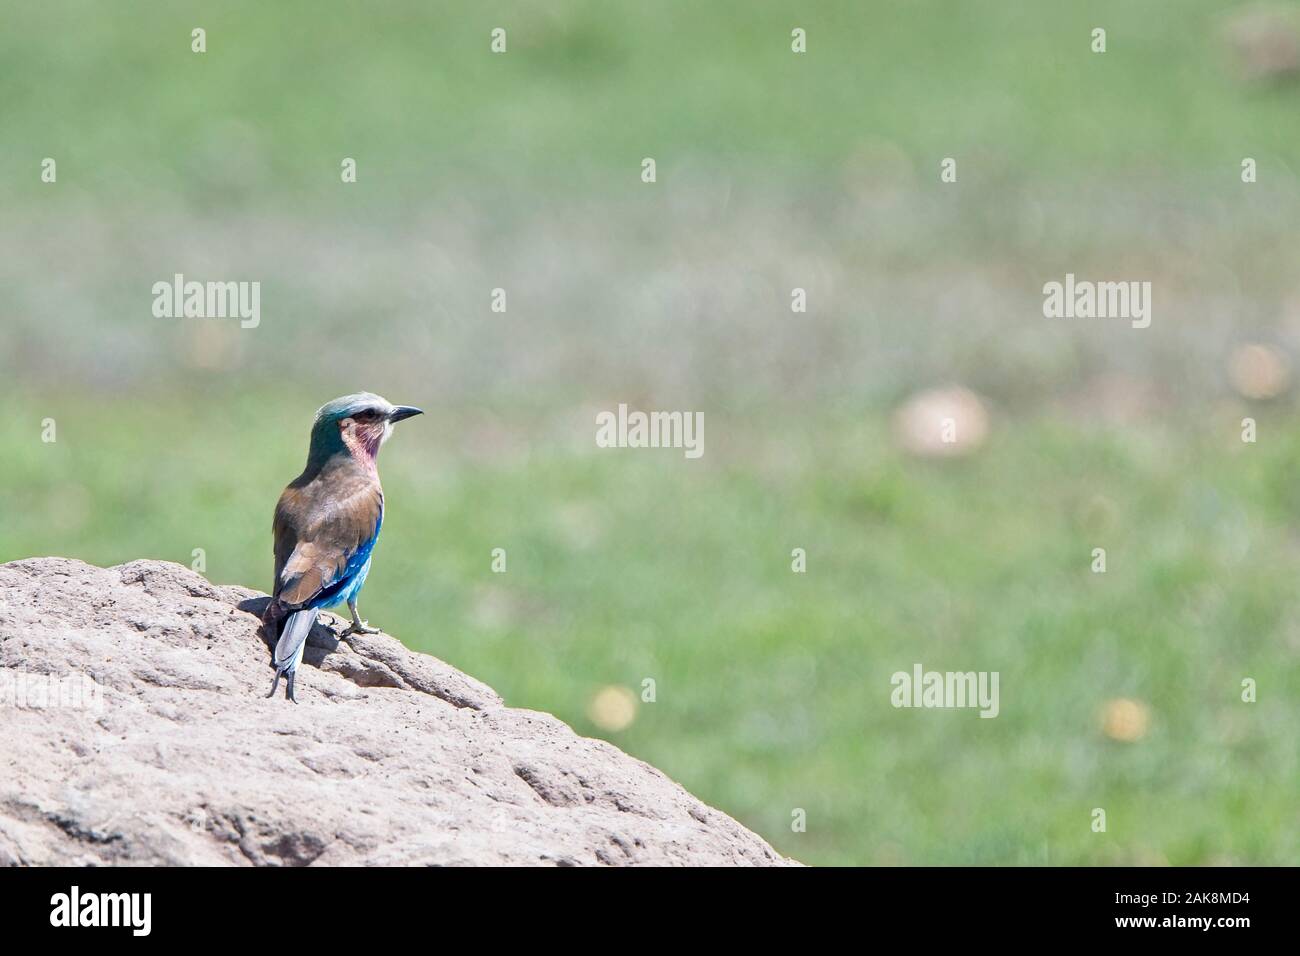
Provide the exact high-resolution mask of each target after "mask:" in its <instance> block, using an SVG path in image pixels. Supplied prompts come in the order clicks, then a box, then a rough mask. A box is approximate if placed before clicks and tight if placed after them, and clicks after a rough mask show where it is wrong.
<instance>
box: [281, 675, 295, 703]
mask: <svg viewBox="0 0 1300 956" xmlns="http://www.w3.org/2000/svg"><path fill="white" fill-rule="evenodd" d="M297 673H298V668H296V667H295V668H294V669H293V670H291V671H289V673H288V675H287V679H286V681H285V688H284V696H285V699H286V700H288V701H291V702H292V703H295V704H296V703H298V698H297V697H294V696H293V679H294V677H295V676H296V675H297Z"/></svg>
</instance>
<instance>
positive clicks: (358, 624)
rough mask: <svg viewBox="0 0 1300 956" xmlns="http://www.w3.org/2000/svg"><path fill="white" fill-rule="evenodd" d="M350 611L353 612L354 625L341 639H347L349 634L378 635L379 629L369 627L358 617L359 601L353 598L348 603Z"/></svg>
mask: <svg viewBox="0 0 1300 956" xmlns="http://www.w3.org/2000/svg"><path fill="white" fill-rule="evenodd" d="M348 610H349V611H351V612H352V623H351V624H349V625H348V629H347V630H346V631H344V632H343V633H341V634H340V635H339V637H347V636H348V635H349V634H378V633H379V628H377V627H367V626H366V623H367V622H365V621H363V620H361V618H360V617H359V616H358V615H357V599H356V598H352V599H351V600H349V601H348Z"/></svg>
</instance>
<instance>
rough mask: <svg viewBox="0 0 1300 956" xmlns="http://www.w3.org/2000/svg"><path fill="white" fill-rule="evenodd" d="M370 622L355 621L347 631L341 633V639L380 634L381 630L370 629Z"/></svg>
mask: <svg viewBox="0 0 1300 956" xmlns="http://www.w3.org/2000/svg"><path fill="white" fill-rule="evenodd" d="M368 624H369V622H368V621H353V622H352V623H351V624H349V625H348V626H347V628H346V629H344V630H342V631H340V632H339V637H340V638H343V637H347V636H348V635H350V634H378V633H379V628H377V627H368V626H367V625H368Z"/></svg>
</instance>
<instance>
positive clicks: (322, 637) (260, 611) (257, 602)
mask: <svg viewBox="0 0 1300 956" xmlns="http://www.w3.org/2000/svg"><path fill="white" fill-rule="evenodd" d="M270 603H271V599H270V598H269V597H256V598H248V599H246V600H243V601H240V602H239V604H238V607H239V609H240V610H241V611H246V612H248V613H249V614H253V615H255V616H256V617H257V618H258V620H261V619H262V616H263V615H264V614H265V613H266V608H267V605H269V604H270ZM323 613H324V612H321V613H318V614H317V615H316V623H315V624H313V625H312V628H311V633H310V634H308V635H307V647H306V649H305V650H304V651H303V654H302V659H303V662H304V663H307V664H310V665H311V666H312V667H320V665H321V661H323V660H325V658H326V657H328V656H329V655H330V654H332V653H333V652H334V651H336V650H338V646H339V644H340V643H342V642H341V641H340V640H339V636H338V632H336V631H335V630H334V629H333V628H332V627H330V626H329V625H328V624H326V623H325V622H324V621H323V620H322V616H323ZM257 635H258V637H260V638H261V639H262V643H263V644H265V645H266V649H267V651H268V652H269V653H270V654H271V655H272V658H274V655H275V642H276V641H277V640H279V635H278V634H276V635H271V634H268V633H267V632H266V624H265V623H263V624H261V625H260V626H259V627H258V629H257Z"/></svg>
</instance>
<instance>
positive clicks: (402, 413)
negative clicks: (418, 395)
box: [388, 405, 424, 422]
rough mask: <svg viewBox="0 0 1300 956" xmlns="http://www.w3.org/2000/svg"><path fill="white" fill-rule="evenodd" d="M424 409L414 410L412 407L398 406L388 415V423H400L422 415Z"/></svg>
mask: <svg viewBox="0 0 1300 956" xmlns="http://www.w3.org/2000/svg"><path fill="white" fill-rule="evenodd" d="M423 414H424V409H422V408H416V407H415V406H414V405H398V406H397V407H396V408H394V409H393V410H392V411H391V412H389V413H388V420H389V421H390V422H400V421H401V420H402V419H404V418H414V417H415V416H416V415H423Z"/></svg>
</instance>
